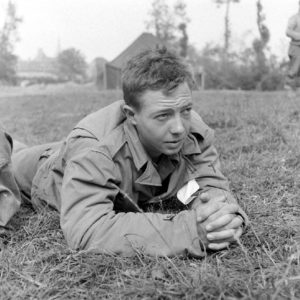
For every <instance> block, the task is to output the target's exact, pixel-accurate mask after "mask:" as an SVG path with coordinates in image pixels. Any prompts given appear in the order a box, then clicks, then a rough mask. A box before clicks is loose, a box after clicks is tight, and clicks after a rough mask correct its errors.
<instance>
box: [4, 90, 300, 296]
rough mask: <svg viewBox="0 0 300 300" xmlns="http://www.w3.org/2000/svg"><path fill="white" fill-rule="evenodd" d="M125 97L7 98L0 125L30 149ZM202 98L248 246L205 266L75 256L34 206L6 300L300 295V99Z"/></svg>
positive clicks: (7, 268)
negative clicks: (247, 222)
mask: <svg viewBox="0 0 300 300" xmlns="http://www.w3.org/2000/svg"><path fill="white" fill-rule="evenodd" d="M120 97H121V93H119V92H97V91H95V90H92V89H84V90H81V89H78V88H77V89H75V88H74V87H72V86H71V87H69V88H68V89H61V90H59V91H55V90H53V89H48V88H44V89H43V90H41V91H39V92H35V93H33V92H32V93H30V92H27V93H25V94H22V96H20V95H19V94H18V93H17V92H15V91H13V92H12V91H6V92H5V94H2V96H1V93H0V107H1V110H0V120H1V122H2V123H3V124H4V126H5V127H6V128H7V129H8V130H9V132H10V133H12V135H13V136H14V137H15V138H17V139H19V140H21V141H23V142H26V143H28V144H37V143H42V142H46V141H54V140H58V139H61V138H63V137H64V136H65V135H66V134H67V133H68V131H69V130H70V129H71V128H72V125H74V124H75V123H76V122H77V121H78V120H79V119H81V118H82V117H83V116H85V115H86V114H88V113H89V112H91V111H93V110H95V109H98V108H100V107H102V106H104V105H106V104H107V103H109V102H111V101H113V100H115V99H119V98H120ZM297 97H298V99H297ZM195 100H196V105H195V108H196V110H197V111H198V112H200V113H201V115H202V116H203V118H204V119H205V121H206V122H207V123H208V124H209V125H210V126H211V127H213V128H214V129H215V131H216V137H217V142H216V145H217V148H218V150H219V152H220V155H221V159H222V163H223V169H224V172H225V174H226V175H227V176H228V177H229V178H230V180H231V183H232V190H233V191H234V193H235V195H236V196H237V198H238V199H239V201H240V203H241V205H242V206H243V207H244V209H245V210H246V211H247V213H248V214H249V217H250V219H251V221H252V226H251V227H250V228H248V230H247V232H246V233H245V234H244V236H243V238H242V240H241V244H240V245H236V246H232V247H231V248H230V249H229V250H225V251H221V252H218V253H211V254H210V255H208V256H207V257H206V258H204V259H203V260H192V259H185V260H183V259H178V258H174V259H163V258H153V257H148V256H145V255H143V254H142V253H138V252H137V253H136V255H135V257H133V258H130V259H129V258H121V257H113V256H109V255H102V254H99V253H93V252H86V251H72V250H70V249H68V247H67V245H66V243H65V241H64V238H63V235H62V232H61V230H60V228H59V218H58V215H57V213H56V212H54V211H50V210H45V211H44V212H41V213H38V214H37V213H35V212H34V211H33V210H32V209H31V208H30V207H26V206H24V207H22V209H21V211H20V212H19V213H18V214H17V215H16V216H15V217H14V218H13V220H12V226H13V228H14V231H13V232H11V233H10V234H8V237H7V244H6V246H5V249H4V250H3V251H2V252H1V253H0V283H1V284H0V298H1V299H99V298H101V299H237V298H239V299H299V298H300V256H299V254H300V230H299V227H300V218H299V216H300V95H299V93H298V95H296V94H288V93H285V92H278V93H255V92H249V93H244V92H226V91H224V92H197V93H195ZM297 241H298V243H297Z"/></svg>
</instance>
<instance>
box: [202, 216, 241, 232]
mask: <svg viewBox="0 0 300 300" xmlns="http://www.w3.org/2000/svg"><path fill="white" fill-rule="evenodd" d="M208 221H209V219H208ZM226 221H228V222H227V223H226ZM243 223H244V220H243V219H242V218H241V217H240V216H238V215H236V214H230V215H225V216H223V217H220V218H219V219H217V220H216V221H213V222H211V223H208V225H206V227H205V229H206V231H213V230H218V229H222V230H225V229H238V228H239V227H241V226H242V225H243Z"/></svg>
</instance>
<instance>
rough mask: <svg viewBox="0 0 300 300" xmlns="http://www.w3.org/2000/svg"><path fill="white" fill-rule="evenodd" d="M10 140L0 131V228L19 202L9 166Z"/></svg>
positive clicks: (4, 224)
mask: <svg viewBox="0 0 300 300" xmlns="http://www.w3.org/2000/svg"><path fill="white" fill-rule="evenodd" d="M11 150H12V140H11V138H10V137H9V136H8V135H6V134H4V133H3V132H2V131H1V129H0V226H6V225H7V223H8V222H9V220H10V219H11V218H12V216H13V215H14V214H15V213H16V212H17V211H18V209H19V207H20V204H21V200H20V198H21V197H20V192H19V189H18V186H17V184H16V181H15V178H14V176H13V172H12V166H11Z"/></svg>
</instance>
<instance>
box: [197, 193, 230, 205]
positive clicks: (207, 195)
mask: <svg viewBox="0 0 300 300" xmlns="http://www.w3.org/2000/svg"><path fill="white" fill-rule="evenodd" d="M199 198H200V200H201V201H202V202H203V203H206V202H209V201H211V200H213V201H215V202H226V195H225V194H217V195H211V194H210V193H208V192H204V193H202V194H201V195H200V196H199Z"/></svg>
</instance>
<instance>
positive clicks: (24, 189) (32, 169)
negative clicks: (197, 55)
mask: <svg viewBox="0 0 300 300" xmlns="http://www.w3.org/2000/svg"><path fill="white" fill-rule="evenodd" d="M58 144H61V143H50V144H43V145H38V146H33V147H26V148H23V149H21V150H18V149H16V151H14V153H13V155H12V164H13V172H14V176H15V178H16V182H17V184H18V186H19V189H20V191H21V196H22V199H23V200H24V201H29V202H31V187H32V181H33V178H34V176H35V174H36V172H37V170H38V168H39V166H40V165H41V164H42V163H43V162H44V161H45V159H47V157H45V156H43V154H44V153H45V152H46V151H47V150H49V149H51V148H53V147H56V146H57V145H58Z"/></svg>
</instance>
